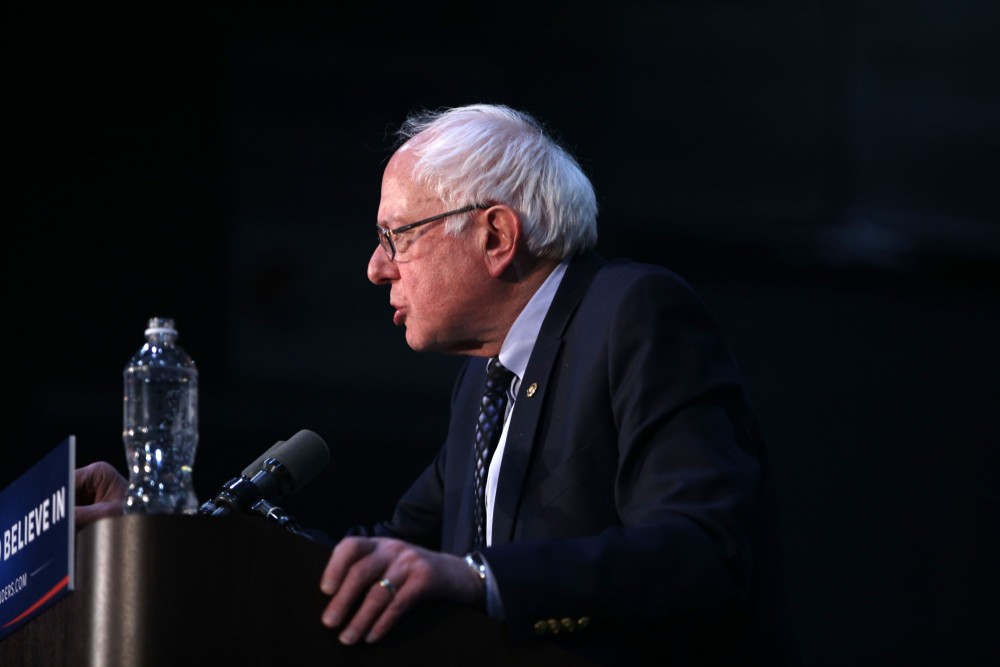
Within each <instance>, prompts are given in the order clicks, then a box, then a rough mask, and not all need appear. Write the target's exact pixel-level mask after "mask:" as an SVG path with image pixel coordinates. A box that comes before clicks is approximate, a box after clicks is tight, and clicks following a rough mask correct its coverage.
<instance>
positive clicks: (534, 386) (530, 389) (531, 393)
mask: <svg viewBox="0 0 1000 667" xmlns="http://www.w3.org/2000/svg"><path fill="white" fill-rule="evenodd" d="M536 391H538V383H537V382H532V383H531V386H529V387H528V389H527V391H525V392H524V393H525V394H527V396H528V398H531V397H532V396H534V395H535V392H536Z"/></svg>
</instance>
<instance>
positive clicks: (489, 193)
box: [398, 104, 597, 260]
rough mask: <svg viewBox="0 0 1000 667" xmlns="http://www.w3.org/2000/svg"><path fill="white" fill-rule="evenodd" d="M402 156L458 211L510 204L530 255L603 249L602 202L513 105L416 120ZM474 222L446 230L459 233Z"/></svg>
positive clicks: (457, 222)
mask: <svg viewBox="0 0 1000 667" xmlns="http://www.w3.org/2000/svg"><path fill="white" fill-rule="evenodd" d="M398 135H399V138H400V140H401V141H402V142H404V143H403V145H402V147H401V148H400V149H399V150H400V151H403V150H409V151H413V153H414V155H416V160H415V166H414V169H413V178H414V179H415V180H416V181H417V182H418V183H419V184H420V185H422V186H424V187H427V188H430V189H431V190H432V191H434V192H435V193H437V194H438V196H440V197H441V199H442V200H443V201H444V202H446V203H448V204H449V205H451V206H455V207H461V206H466V205H469V204H505V205H507V206H510V207H511V208H513V209H514V210H516V211H517V212H518V213H519V214H520V216H521V222H522V225H523V227H522V229H523V231H524V237H525V241H526V244H527V247H528V251H529V252H530V253H531V254H532V255H534V256H536V257H544V258H548V259H559V260H561V259H563V258H565V257H568V256H570V255H573V254H575V253H578V252H580V251H583V250H586V249H589V248H592V247H594V245H596V243H597V198H596V196H595V195H594V188H593V186H592V185H591V183H590V179H588V178H587V176H586V174H584V173H583V169H581V168H580V165H579V164H578V163H577V161H576V160H575V159H574V158H573V156H572V155H570V154H569V153H568V152H567V151H566V150H565V149H563V148H562V147H561V146H560V145H559V144H558V143H557V142H556V141H555V140H554V139H553V138H551V137H550V136H549V135H548V134H547V133H546V132H545V130H544V129H543V128H542V126H541V124H540V123H539V122H538V121H537V120H535V119H534V118H533V117H531V116H529V115H528V114H526V113H524V112H522V111H517V110H514V109H511V108H509V107H506V106H500V105H489V104H474V105H469V106H463V107H455V108H451V109H444V110H439V111H423V112H420V113H417V114H414V115H411V116H410V117H409V118H407V120H406V121H405V122H404V123H403V126H402V127H401V128H400V129H399V131H398ZM468 220H469V217H468V216H456V217H455V218H454V219H452V220H449V221H448V222H447V223H446V229H447V230H448V231H449V232H451V233H457V232H458V231H459V230H460V229H462V228H463V227H464V226H465V224H466V223H467V222H468Z"/></svg>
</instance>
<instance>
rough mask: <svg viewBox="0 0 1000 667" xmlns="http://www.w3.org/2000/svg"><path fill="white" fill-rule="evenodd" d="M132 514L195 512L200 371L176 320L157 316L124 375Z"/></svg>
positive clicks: (128, 506) (127, 502)
mask: <svg viewBox="0 0 1000 667" xmlns="http://www.w3.org/2000/svg"><path fill="white" fill-rule="evenodd" d="M123 376H124V381H125V395H124V399H123V412H124V428H123V430H122V439H123V440H124V442H125V456H126V459H127V462H128V471H129V487H128V492H127V494H126V496H125V507H124V511H125V513H126V514H177V513H185V514H193V513H195V512H196V511H197V509H198V499H197V496H196V495H195V492H194V486H193V482H192V470H193V467H194V457H195V453H196V451H197V449H198V369H197V367H196V366H195V363H194V361H193V360H192V359H191V357H190V356H188V354H187V353H186V352H185V351H184V350H183V348H181V347H180V346H179V345H177V329H176V328H175V327H174V320H173V319H172V318H168V317H154V318H151V319H150V320H149V327H148V328H147V329H146V342H145V344H144V345H143V346H142V347H141V348H140V349H139V351H138V352H136V353H135V354H134V355H133V356H132V358H131V359H130V360H129V362H128V365H127V366H126V367H125V370H124V372H123Z"/></svg>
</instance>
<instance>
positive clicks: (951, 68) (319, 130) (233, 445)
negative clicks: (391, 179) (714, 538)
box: [0, 0, 1000, 665]
mask: <svg viewBox="0 0 1000 667" xmlns="http://www.w3.org/2000/svg"><path fill="white" fill-rule="evenodd" d="M359 4H360V3H359ZM582 6H583V5H580V4H579V3H569V2H566V3H557V2H547V3H538V2H536V3H521V2H507V3H504V4H503V5H502V6H497V5H485V4H484V5H482V6H480V5H477V4H476V3H467V2H452V3H421V4H407V3H380V4H379V6H378V11H374V10H373V11H372V12H371V13H369V12H368V10H365V9H361V8H360V7H355V8H351V9H344V8H340V9H336V10H332V9H318V8H317V7H311V6H308V5H300V6H298V7H297V8H283V9H275V8H267V9H265V8H263V7H262V6H250V7H247V6H242V7H237V6H232V7H229V8H225V9H223V8H218V7H216V8H213V9H205V8H199V9H186V10H169V11H168V10H155V9H137V8H134V7H133V8H130V9H128V10H123V11H120V12H112V11H110V10H104V11H101V10H94V9H92V8H87V9H86V10H79V9H74V10H62V11H58V12H57V11H55V10H41V9H39V10H33V11H30V12H29V11H27V10H16V11H14V12H13V14H12V16H11V17H10V19H9V20H8V21H5V23H4V26H3V28H2V30H3V42H4V54H5V58H4V61H5V65H4V68H3V81H4V87H3V90H4V102H3V107H4V110H5V116H6V118H7V120H6V121H5V122H4V137H5V141H4V161H5V163H6V169H5V172H6V174H7V176H6V177H5V179H4V180H5V184H6V186H7V187H6V188H5V191H6V192H5V194H6V196H5V197H4V202H5V203H4V208H3V210H4V220H5V224H4V230H5V238H4V242H3V243H2V247H3V277H4V281H3V284H4V288H3V290H4V291H3V294H4V308H3V311H2V312H3V314H4V317H3V322H4V327H3V328H4V334H5V335H4V337H3V339H4V341H5V342H4V343H3V348H4V351H5V354H4V355H3V357H4V366H3V367H4V378H5V385H6V387H5V390H4V398H3V404H4V413H3V416H4V426H5V429H4V434H5V435H4V437H3V438H2V445H0V452H2V459H0V463H2V464H0V474H2V477H0V485H6V484H7V483H9V482H10V481H11V480H13V479H15V478H16V477H17V476H18V475H20V474H21V473H22V472H23V471H24V470H25V469H26V468H27V467H29V466H30V465H32V464H33V463H34V462H35V461H37V460H38V459H39V458H40V457H41V456H42V455H43V454H44V453H45V452H46V451H47V450H48V449H49V448H51V447H53V446H55V445H56V444H57V443H58V442H60V441H61V440H62V439H63V438H65V437H66V436H67V435H69V434H75V435H76V436H77V439H78V460H79V461H80V462H86V461H91V460H94V459H98V458H100V459H106V460H109V461H112V462H115V463H116V464H117V465H119V467H120V468H124V452H123V449H122V445H121V440H120V432H121V370H122V368H123V367H124V365H125V363H126V361H127V360H128V358H129V356H130V355H131V354H132V353H133V352H134V351H135V350H136V349H137V348H138V347H139V345H140V344H141V343H142V330H143V328H144V326H145V323H146V320H147V318H149V317H150V316H153V315H166V316H172V317H174V318H175V319H176V321H177V324H178V327H179V329H180V343H181V344H182V345H183V346H184V347H185V349H187V351H188V352H189V353H190V354H191V355H192V356H193V357H194V358H195V360H196V361H197V363H198V366H199V368H200V371H201V391H202V393H201V419H202V422H201V444H200V448H199V452H198V460H197V466H196V471H195V479H196V483H197V487H198V491H199V495H200V497H201V498H202V499H206V498H207V497H209V496H210V495H211V494H213V493H214V492H215V491H216V490H217V489H218V487H219V486H220V485H221V484H222V483H223V482H224V481H225V480H226V479H228V478H229V477H230V476H232V475H234V474H236V473H237V472H238V471H239V470H241V469H242V468H243V467H244V466H245V465H247V464H248V463H249V462H250V461H252V460H253V459H254V458H255V457H256V456H257V455H258V454H259V453H261V452H262V451H263V450H264V449H266V448H267V447H268V446H269V445H271V444H272V443H273V442H274V441H276V440H278V439H283V438H287V437H288V436H290V435H291V434H293V433H294V432H295V431H297V430H298V429H300V428H310V429H312V430H314V431H316V432H318V433H319V434H320V435H322V436H323V437H324V438H325V439H326V440H327V442H328V443H329V444H330V446H331V451H332V461H331V464H330V466H329V467H328V468H327V469H326V470H324V471H323V473H322V474H321V475H320V476H319V477H318V478H317V479H316V480H314V481H313V482H312V483H311V484H310V485H309V486H308V487H307V488H306V489H305V490H304V491H303V492H302V493H301V494H300V495H299V496H297V497H296V498H294V499H293V501H292V503H290V508H291V509H292V510H293V513H296V514H297V516H299V518H300V519H302V520H303V521H305V522H306V523H310V524H314V525H321V526H323V527H326V528H327V529H329V530H330V531H331V532H338V531H340V530H342V529H343V528H344V527H346V526H347V525H348V524H349V523H353V522H355V521H360V522H367V521H372V520H375V519H378V518H380V517H384V516H385V515H386V514H387V513H388V512H389V511H390V509H391V507H392V504H393V501H394V499H395V498H396V496H397V495H398V494H399V493H400V492H401V491H402V490H403V489H404V488H405V486H406V485H407V483H408V482H409V481H410V480H411V479H412V478H413V476H414V475H415V474H416V472H417V471H418V470H419V469H420V468H421V467H422V466H423V465H424V464H425V463H426V462H427V461H428V460H429V458H430V457H431V456H432V454H433V452H434V451H435V450H436V447H437V445H438V442H439V439H440V437H441V435H442V433H443V429H444V425H445V420H446V410H447V401H448V395H449V389H450V382H451V375H452V373H453V371H454V370H455V368H456V366H457V363H458V362H457V360H455V359H451V358H445V357H438V356H432V355H417V354H415V353H413V352H411V351H410V350H408V348H407V347H406V345H405V341H404V339H403V336H402V332H401V331H399V330H397V329H395V328H394V327H392V325H391V310H390V309H389V307H388V298H387V293H386V291H385V289H384V288H376V287H373V286H371V285H370V284H368V283H367V281H366V278H365V265H366V263H367V260H368V257H369V255H370V253H371V252H372V250H373V249H374V247H375V237H374V233H373V230H372V225H373V223H374V214H375V210H376V207H377V203H378V192H379V180H380V176H381V169H382V166H383V165H384V162H385V159H386V158H387V155H388V152H387V151H388V148H389V145H390V135H391V131H392V129H393V128H394V127H395V126H396V125H397V124H398V123H399V122H400V120H401V119H402V118H403V116H404V115H405V114H406V113H407V112H408V111H411V110H415V109H418V108H433V107H438V106H452V105H458V104H465V103H471V102H499V103H505V104H509V105H512V106H516V107H520V108H524V109H526V110H528V111H530V112H533V113H535V114H536V115H537V116H539V117H540V118H541V119H543V120H544V121H545V122H547V124H548V125H549V126H550V128H551V129H552V131H553V132H554V133H555V134H556V135H557V136H559V137H561V138H562V140H563V141H564V143H565V144H566V145H567V147H568V148H569V149H570V150H571V151H572V152H574V153H575V154H576V155H577V156H578V157H579V159H580V161H581V163H582V164H583V166H584V168H585V169H586V170H587V171H588V173H589V174H590V175H591V177H592V180H593V181H594V184H595V187H596V189H597V191H598V197H599V205H600V207H601V216H600V234H601V241H600V249H601V251H602V252H603V253H604V254H605V255H607V256H622V255H628V256H632V257H635V258H638V259H645V260H650V261H655V262H659V263H663V264H666V265H668V266H671V267H672V268H674V269H676V270H678V271H679V272H680V273H682V274H683V275H684V276H685V277H687V278H688V279H689V280H690V281H691V282H692V283H693V284H694V286H695V287H696V288H697V289H698V290H699V291H700V292H701V294H702V295H703V296H704V297H705V299H706V301H707V302H708V304H709V306H710V308H712V310H713V311H714V312H715V313H716V315H717V316H718V318H719V320H720V322H721V323H722V326H723V327H724V329H725V330H726V332H727V334H728V337H729V339H730V342H731V344H732V346H733V348H734V349H735V352H736V354H737V356H738V357H739V358H740V360H741V362H742V365H743V368H744V371H745V374H746V376H747V380H748V383H749V386H750V390H751V393H752V397H753V400H754V402H755V405H756V406H757V409H758V412H759V414H760V417H761V420H762V422H763V426H764V429H765V432H766V434H767V435H768V438H769V441H770V446H771V456H772V459H773V463H774V466H775V469H776V471H777V474H778V481H779V485H780V492H781V498H782V511H783V514H784V521H785V550H786V557H787V562H788V568H787V569H788V580H789V589H790V595H791V604H792V606H793V610H794V612H795V620H796V625H797V631H798V633H799V635H800V637H799V638H800V643H801V644H802V650H803V654H804V656H805V658H806V662H807V664H810V665H843V664H853V665H887V664H907V665H918V664H927V665H930V664H973V663H976V662H981V661H983V660H985V659H989V658H992V657H993V653H994V649H995V644H996V642H995V640H993V639H991V638H992V637H993V636H994V629H993V627H992V623H991V620H992V619H994V618H995V616H996V614H995V612H994V611H993V607H994V600H995V599H996V593H997V585H996V584H997V576H996V573H995V572H996V563H997V561H998V555H1000V550H998V549H997V547H996V540H995V539H993V537H992V533H993V531H994V529H995V528H996V526H997V525H998V522H997V512H996V511H995V509H994V507H995V506H996V504H997V501H998V500H1000V493H998V490H997V485H996V484H995V483H994V482H993V480H992V473H993V470H994V469H995V467H996V463H997V460H998V457H997V454H996V449H997V446H998V445H1000V425H998V421H1000V420H998V416H997V415H998V410H997V406H998V405H1000V400H998V399H1000V389H998V380H1000V358H998V353H997V350H996V345H997V341H998V340H1000V316H998V315H1000V309H998V305H1000V298H998V297H1000V289H998V285H1000V280H998V277H1000V214H998V213H1000V207H998V201H997V184H998V183H1000V178H998V176H1000V168H998V166H997V155H998V148H1000V131H998V127H1000V94H998V88H997V85H996V82H997V81H998V80H1000V77H998V74H1000V71H998V70H1000V65H998V63H1000V49H998V48H997V47H996V46H994V45H993V43H994V41H995V40H994V36H995V34H996V30H997V28H998V27H1000V21H998V16H1000V13H998V10H997V9H996V8H995V7H996V5H995V3H989V2H985V1H982V2H972V1H964V2H954V1H953V2H943V1H942V2H925V3H912V2H902V1H896V2H892V1H888V0H879V1H877V2H867V3H852V2H847V1H845V0H828V1H825V2H824V1H820V0H814V1H812V2H790V1H782V0H770V1H767V2H763V1H761V2H738V3H737V2H713V1H709V2H669V3H650V2H639V1H638V0H628V1H626V2H619V3H608V6H607V7H604V8H601V9H582V8H581V7H582Z"/></svg>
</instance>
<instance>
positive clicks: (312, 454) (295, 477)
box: [244, 429, 330, 493]
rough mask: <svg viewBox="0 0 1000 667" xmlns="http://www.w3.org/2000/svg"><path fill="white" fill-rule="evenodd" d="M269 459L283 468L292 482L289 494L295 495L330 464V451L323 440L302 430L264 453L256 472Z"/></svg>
mask: <svg viewBox="0 0 1000 667" xmlns="http://www.w3.org/2000/svg"><path fill="white" fill-rule="evenodd" d="M269 458H272V459H276V460H278V461H279V462H280V463H281V464H282V465H283V466H285V469H286V470H287V472H288V476H289V477H290V478H291V480H292V489H291V491H290V492H291V493H297V492H298V491H299V490H300V489H301V488H302V487H303V486H305V485H306V484H308V483H309V482H311V481H312V480H313V478H314V477H316V475H318V474H319V472H320V471H321V470H322V469H323V468H324V467H326V464H327V463H329V462H330V449H329V447H327V446H326V442H325V441H324V440H323V438H321V437H319V436H318V435H316V434H315V433H313V432H312V431H310V430H307V429H302V430H301V431H299V432H298V433H296V434H295V435H293V436H292V437H290V438H289V439H288V440H283V441H278V442H276V443H275V444H274V445H273V446H272V447H271V448H270V449H268V450H267V451H266V452H264V455H263V456H262V459H263V460H261V459H259V461H260V463H259V465H258V467H257V470H259V469H260V466H262V465H264V460H266V459H269ZM245 472H246V471H244V474H245ZM255 472H256V470H254V471H253V472H251V474H250V476H251V477H252V476H253V474H254V473H255Z"/></svg>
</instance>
